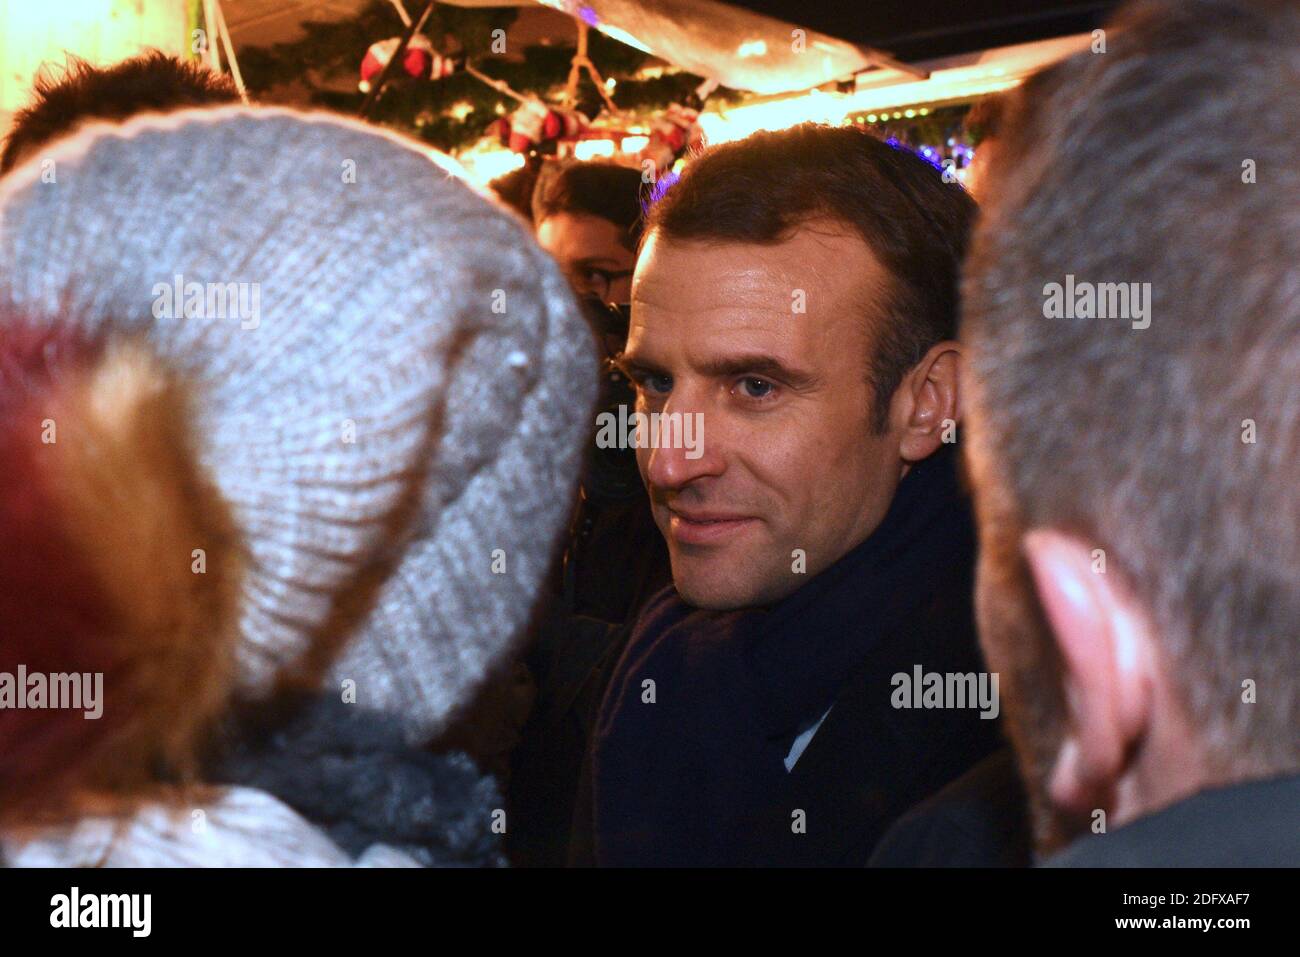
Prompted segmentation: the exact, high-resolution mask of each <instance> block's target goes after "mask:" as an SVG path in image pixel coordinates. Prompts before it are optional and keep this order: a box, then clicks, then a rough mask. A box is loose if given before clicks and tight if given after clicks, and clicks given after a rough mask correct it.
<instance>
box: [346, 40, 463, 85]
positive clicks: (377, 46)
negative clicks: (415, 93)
mask: <svg viewBox="0 0 1300 957" xmlns="http://www.w3.org/2000/svg"><path fill="white" fill-rule="evenodd" d="M401 42H402V38H401V37H389V38H388V39H387V40H380V41H379V42H378V43H372V44H371V45H370V49H369V50H367V51H366V55H365V57H364V58H363V59H362V60H361V82H360V83H358V84H357V86H358V88H359V89H360V90H361V92H362V93H369V92H370V86H371V84H372V83H373V82H374V80H375V79H376V78H377V77H378V76H379V74H380V73H382V72H383V71H384V67H385V66H387V65H388V61H389V60H391V59H392V57H393V53H394V52H395V51H396V50H397V48H398V46H399V45H400V44H401ZM455 71H456V63H455V60H454V59H452V58H451V57H445V56H443V55H442V54H440V53H439V52H438V51H437V50H435V49H434V46H433V42H432V41H431V40H430V39H429V38H428V37H427V36H425V35H424V34H423V33H417V34H415V36H413V37H411V42H410V43H408V44H407V46H406V51H405V52H404V53H403V54H402V62H401V72H402V74H403V75H405V76H406V77H408V78H412V79H434V80H436V79H438V78H439V77H444V76H451V74H452V73H454V72H455Z"/></svg>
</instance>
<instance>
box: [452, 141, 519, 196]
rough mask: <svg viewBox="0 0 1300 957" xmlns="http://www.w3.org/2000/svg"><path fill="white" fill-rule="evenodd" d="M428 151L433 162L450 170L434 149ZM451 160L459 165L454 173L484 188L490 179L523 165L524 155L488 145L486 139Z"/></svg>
mask: <svg viewBox="0 0 1300 957" xmlns="http://www.w3.org/2000/svg"><path fill="white" fill-rule="evenodd" d="M429 152H430V154H431V157H432V158H433V159H434V162H437V163H438V165H439V166H442V167H443V168H444V169H447V170H448V171H449V172H452V170H451V169H450V167H449V166H448V164H446V163H443V162H440V161H439V160H438V158H437V156H436V155H435V154H436V151H434V150H430V151H429ZM453 162H457V163H458V164H459V166H460V172H459V173H457V174H456V175H459V176H461V177H463V178H464V179H465V180H466V181H467V182H470V183H473V184H474V185H475V186H478V187H480V188H486V187H487V184H488V183H489V182H490V181H491V180H494V179H496V178H497V177H498V176H504V175H505V174H506V173H509V172H511V171H512V170H517V169H519V167H521V166H523V165H524V157H523V154H522V153H516V152H515V151H514V150H508V149H504V148H502V147H500V146H489V145H487V141H484V143H483V144H480V146H479V147H476V148H475V149H469V150H465V151H464V152H462V153H461V154H460V155H459V156H457V157H456V159H455V160H454V161H453Z"/></svg>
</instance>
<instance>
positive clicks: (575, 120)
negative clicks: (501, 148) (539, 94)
mask: <svg viewBox="0 0 1300 957" xmlns="http://www.w3.org/2000/svg"><path fill="white" fill-rule="evenodd" d="M599 112H600V104H599V103H598V102H597V103H595V104H592V103H591V102H589V101H586V102H582V103H580V104H579V106H578V108H577V109H573V110H569V109H563V108H561V107H555V106H549V105H548V104H546V103H544V102H542V101H541V100H540V99H536V98H531V99H526V100H525V101H524V102H523V104H522V105H521V106H520V107H519V109H517V110H515V112H514V113H512V114H511V115H510V116H503V117H502V118H501V119H499V120H497V121H496V123H495V124H494V125H495V133H496V135H497V137H498V138H499V139H500V140H501V143H502V144H503V145H505V146H508V147H510V149H511V150H513V151H514V152H516V153H529V152H533V151H536V152H539V153H554V152H556V151H557V149H558V147H559V145H560V144H561V143H574V142H577V141H578V140H579V139H580V138H581V137H582V136H583V134H584V133H586V132H587V131H588V130H589V129H590V128H591V121H592V120H594V119H595V118H596V115H597V114H598V113H599Z"/></svg>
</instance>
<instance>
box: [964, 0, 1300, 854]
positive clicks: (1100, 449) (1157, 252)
mask: <svg viewBox="0 0 1300 957" xmlns="http://www.w3.org/2000/svg"><path fill="white" fill-rule="evenodd" d="M1107 37H1109V40H1108V48H1107V50H1106V53H1105V55H1104V56H1096V55H1093V54H1091V53H1084V54H1081V55H1079V56H1078V57H1075V58H1072V59H1070V60H1068V61H1066V62H1065V63H1063V64H1060V65H1058V66H1056V67H1053V68H1052V69H1053V73H1054V74H1055V76H1054V77H1052V82H1051V83H1049V84H1046V85H1044V86H1042V87H1040V88H1041V89H1044V90H1046V91H1047V95H1045V96H1042V97H1040V98H1038V99H1031V98H1026V99H1025V100H1024V102H1023V104H1022V107H1021V108H1020V109H1018V110H1017V111H1015V113H1014V114H1013V116H1012V117H1011V119H1010V121H1009V123H1008V125H1007V126H1006V128H1004V130H1003V134H1002V143H1001V145H1000V147H999V149H1000V155H999V163H1001V164H1003V165H1002V166H1001V167H1000V168H995V169H994V170H992V171H991V174H992V177H993V181H992V184H991V185H992V188H991V189H990V191H989V193H988V195H989V196H990V197H991V200H990V206H989V207H986V209H985V210H984V213H983V215H982V217H981V221H980V226H979V228H978V230H977V233H976V237H975V240H974V242H973V244H972V252H971V256H970V259H969V260H968V262H967V266H966V278H965V283H964V286H963V290H962V291H963V296H962V302H963V319H962V341H963V343H965V344H966V345H967V346H968V356H969V362H968V365H967V372H968V374H969V379H968V383H967V384H968V385H969V386H970V387H971V388H970V389H969V390H968V397H969V398H970V399H971V404H970V407H969V408H970V417H969V422H970V432H969V435H968V437H967V438H968V442H967V452H968V453H969V463H970V467H971V475H972V481H973V484H974V487H975V493H976V499H977V504H978V508H977V512H978V515H979V519H980V569H979V575H978V579H979V591H978V595H977V607H978V609H979V617H980V638H981V641H982V642H983V645H984V649H985V652H986V654H987V655H988V659H989V663H990V666H992V667H993V668H994V669H996V670H997V671H998V672H1000V673H1001V675H1002V686H1003V702H1004V704H1005V705H1006V712H1007V726H1008V730H1009V732H1010V737H1011V739H1012V743H1013V745H1014V746H1015V748H1016V751H1017V756H1018V759H1019V764H1020V768H1021V771H1022V773H1023V775H1024V779H1025V784H1026V790H1027V792H1028V795H1029V799H1030V804H1031V807H1032V809H1033V812H1034V817H1035V825H1036V827H1035V831H1036V840H1037V845H1038V851H1039V854H1040V857H1041V858H1042V859H1045V861H1046V862H1047V863H1050V864H1053V865H1059V866H1111V867H1113V866H1134V865H1139V866H1148V867H1150V866H1200V867H1225V866H1252V865H1255V866H1258V865H1267V866H1279V865H1284V866H1292V867H1294V866H1296V865H1298V864H1300V733H1297V729H1298V728H1300V642H1297V641H1296V636H1297V634H1300V588H1297V582H1300V485H1298V484H1297V482H1296V459H1297V456H1300V393H1298V392H1297V386H1296V370H1297V369H1300V296H1298V295H1297V272H1296V263H1297V262H1300V217H1297V215H1296V205H1295V197H1296V196H1297V195H1300V168H1298V167H1297V165H1296V163H1295V157H1294V155H1293V153H1294V146H1293V144H1294V143H1295V142H1296V140H1297V138H1298V137H1300V113H1297V112H1296V110H1295V103H1294V97H1295V89H1296V86H1297V85H1298V84H1300V57H1298V56H1297V50H1300V9H1297V7H1296V6H1295V5H1294V4H1283V3H1250V2H1241V0H1180V2H1177V3H1175V2H1172V0H1155V2H1144V3H1137V4H1133V5H1130V6H1129V7H1127V8H1126V9H1125V11H1124V13H1123V14H1122V15H1121V19H1120V21H1119V22H1117V23H1116V24H1114V25H1113V28H1112V29H1108V30H1107ZM1121 101H1122V103H1123V106H1124V108H1123V109H1121V110H1117V109H1116V104H1118V103H1120V102H1121ZM1134 116H1141V117H1144V118H1145V119H1144V122H1143V123H1142V124H1140V125H1139V126H1135V125H1134V124H1133V123H1132V121H1131V117H1134ZM1207 124H1211V125H1213V126H1214V128H1215V135H1214V136H1212V137H1207V138H1201V139H1200V140H1199V141H1198V144H1197V147H1196V149H1195V150H1180V149H1169V148H1168V144H1170V143H1175V142H1180V141H1183V140H1184V139H1185V137H1184V132H1185V131H1188V130H1193V129H1201V128H1204V127H1205V126H1206V125H1207ZM1266 170H1267V171H1268V173H1267V175H1265V172H1264V171H1266ZM1168 184H1176V185H1174V186H1172V187H1171V188H1168ZM1094 284H1095V285H1094ZM1066 289H1068V290H1070V294H1069V295H1065V290H1066Z"/></svg>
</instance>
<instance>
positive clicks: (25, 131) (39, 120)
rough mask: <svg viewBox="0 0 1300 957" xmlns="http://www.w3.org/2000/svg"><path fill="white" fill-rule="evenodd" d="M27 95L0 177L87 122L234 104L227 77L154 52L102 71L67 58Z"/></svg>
mask: <svg viewBox="0 0 1300 957" xmlns="http://www.w3.org/2000/svg"><path fill="white" fill-rule="evenodd" d="M32 95H33V102H32V103H31V104H30V105H29V106H27V107H25V108H24V109H22V110H19V111H18V113H17V114H15V116H14V121H13V125H12V127H11V129H10V131H9V135H8V137H6V139H5V144H4V150H3V151H2V152H0V173H7V172H8V171H9V170H11V169H13V168H14V167H15V166H16V165H18V162H19V160H20V159H22V158H24V157H26V156H27V155H29V154H30V153H32V152H33V151H35V150H36V149H37V148H38V147H40V146H42V145H44V144H46V143H48V142H50V141H51V140H55V139H57V138H59V137H61V136H64V135H66V134H68V133H71V132H72V131H73V130H74V129H75V128H76V127H77V126H79V125H80V124H82V123H84V122H86V121H88V120H124V119H126V118H127V117H129V116H134V115H135V114H136V113H148V112H158V113H162V112H170V111H171V110H177V109H182V108H184V107H189V106H215V105H219V104H223V103H238V102H239V91H238V90H237V89H236V88H235V84H234V83H233V82H232V81H231V79H230V78H229V77H227V76H225V75H223V74H220V73H214V72H212V71H211V70H209V69H208V68H207V67H205V66H203V65H201V64H198V63H192V62H189V61H186V60H180V59H177V58H176V57H173V56H168V55H167V54H165V53H162V52H161V51H158V50H151V51H149V52H148V53H143V54H141V55H140V56H136V57H132V58H131V59H129V60H123V61H122V62H121V63H116V64H114V65H113V66H110V67H102V68H101V67H96V66H92V65H91V64H89V63H87V62H86V61H85V60H82V59H79V58H78V57H69V58H68V66H67V70H66V72H65V73H64V75H63V76H58V77H54V76H48V75H42V76H38V77H37V79H36V83H35V85H34V86H33V90H32Z"/></svg>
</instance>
